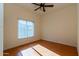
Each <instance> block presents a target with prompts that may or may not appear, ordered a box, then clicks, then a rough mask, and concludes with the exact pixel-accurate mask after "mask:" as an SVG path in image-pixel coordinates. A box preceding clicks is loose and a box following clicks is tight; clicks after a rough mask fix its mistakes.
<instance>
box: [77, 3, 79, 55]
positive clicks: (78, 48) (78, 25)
mask: <svg viewBox="0 0 79 59" xmlns="http://www.w3.org/2000/svg"><path fill="white" fill-rule="evenodd" d="M77 8H78V9H77V12H78V13H77V16H78V21H77V31H78V32H77V50H78V55H79V4H77Z"/></svg>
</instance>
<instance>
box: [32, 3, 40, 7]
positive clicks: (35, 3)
mask: <svg viewBox="0 0 79 59" xmlns="http://www.w3.org/2000/svg"><path fill="white" fill-rule="evenodd" d="M32 4H34V5H37V6H40V4H37V3H32Z"/></svg>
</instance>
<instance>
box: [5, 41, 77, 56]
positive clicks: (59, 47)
mask: <svg viewBox="0 0 79 59" xmlns="http://www.w3.org/2000/svg"><path fill="white" fill-rule="evenodd" d="M37 44H40V45H42V46H44V47H45V48H47V49H49V50H51V51H53V52H54V53H56V54H59V55H60V56H77V55H78V54H77V49H76V47H71V46H67V45H63V44H59V43H55V42H49V41H45V40H38V41H35V42H32V43H29V44H25V45H22V46H18V47H15V48H12V49H8V50H5V51H4V56H19V52H20V51H22V50H24V49H27V48H30V47H33V46H35V45H37Z"/></svg>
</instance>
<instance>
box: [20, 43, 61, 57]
mask: <svg viewBox="0 0 79 59" xmlns="http://www.w3.org/2000/svg"><path fill="white" fill-rule="evenodd" d="M21 54H22V56H60V55H58V54H56V53H55V52H52V51H51V50H49V49H47V48H45V47H44V46H42V45H40V44H37V45H35V46H33V47H30V48H28V49H25V50H22V51H21Z"/></svg>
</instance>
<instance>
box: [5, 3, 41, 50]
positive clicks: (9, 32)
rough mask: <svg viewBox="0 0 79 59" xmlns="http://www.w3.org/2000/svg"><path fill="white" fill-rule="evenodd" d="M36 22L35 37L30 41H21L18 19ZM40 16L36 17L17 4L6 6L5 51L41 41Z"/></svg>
mask: <svg viewBox="0 0 79 59" xmlns="http://www.w3.org/2000/svg"><path fill="white" fill-rule="evenodd" d="M19 17H22V18H23V19H25V20H26V19H29V20H34V21H35V27H36V28H35V36H34V37H32V38H29V39H27V38H26V39H22V40H19V39H18V38H17V37H18V36H17V32H18V31H17V30H18V27H17V26H18V23H17V22H18V18H19ZM39 22H40V21H39V16H35V15H34V14H32V12H31V11H29V10H28V9H24V8H22V7H20V6H18V5H16V4H5V9H4V23H5V24H4V50H5V49H9V48H13V47H16V46H19V45H23V44H26V43H29V42H33V41H35V40H38V39H39Z"/></svg>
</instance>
